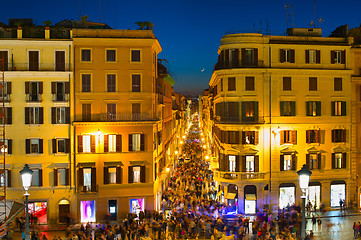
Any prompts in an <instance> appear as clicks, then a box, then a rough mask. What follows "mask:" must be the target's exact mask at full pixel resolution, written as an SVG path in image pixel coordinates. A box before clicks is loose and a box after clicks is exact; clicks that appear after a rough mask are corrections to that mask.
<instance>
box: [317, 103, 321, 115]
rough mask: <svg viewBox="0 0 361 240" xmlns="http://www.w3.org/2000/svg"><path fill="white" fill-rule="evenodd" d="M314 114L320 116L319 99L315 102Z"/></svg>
mask: <svg viewBox="0 0 361 240" xmlns="http://www.w3.org/2000/svg"><path fill="white" fill-rule="evenodd" d="M316 115H317V116H321V102H320V101H317V102H316Z"/></svg>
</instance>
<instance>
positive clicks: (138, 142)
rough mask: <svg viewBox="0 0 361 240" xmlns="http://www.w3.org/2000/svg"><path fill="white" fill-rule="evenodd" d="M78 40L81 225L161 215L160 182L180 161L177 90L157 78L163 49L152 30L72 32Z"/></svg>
mask: <svg viewBox="0 0 361 240" xmlns="http://www.w3.org/2000/svg"><path fill="white" fill-rule="evenodd" d="M73 37H74V38H73V41H74V52H75V73H74V74H75V75H74V76H75V77H74V79H75V84H74V86H75V90H74V91H75V98H74V113H75V114H74V122H73V126H74V139H75V140H76V144H75V148H76V149H74V154H75V155H74V163H75V165H76V166H75V167H76V174H75V178H76V192H77V209H78V211H77V219H78V221H81V222H87V221H102V220H105V219H106V218H107V217H108V218H110V220H116V219H119V218H121V217H124V216H125V215H126V214H127V213H128V212H139V211H141V210H145V209H146V210H148V211H152V210H154V209H159V204H160V201H161V199H160V197H161V194H162V186H163V188H164V181H163V180H157V178H158V177H159V176H160V175H161V174H160V173H162V172H163V170H164V168H165V167H166V166H169V161H170V160H173V157H172V156H173V154H174V151H173V149H174V147H171V146H173V144H172V142H173V141H172V137H173V136H172V128H171V126H172V124H173V123H172V121H173V119H172V118H173V116H174V114H173V113H172V93H173V89H172V87H171V85H172V84H174V82H172V81H173V80H171V78H170V79H169V75H168V74H167V72H164V73H163V75H161V74H159V75H158V59H157V54H158V53H159V52H161V50H162V49H161V46H160V45H159V42H158V40H157V39H156V37H155V36H154V34H153V32H152V31H151V30H91V29H74V30H73ZM167 79H168V80H167ZM167 82H168V83H167ZM160 88H161V89H160ZM159 179H160V178H159Z"/></svg>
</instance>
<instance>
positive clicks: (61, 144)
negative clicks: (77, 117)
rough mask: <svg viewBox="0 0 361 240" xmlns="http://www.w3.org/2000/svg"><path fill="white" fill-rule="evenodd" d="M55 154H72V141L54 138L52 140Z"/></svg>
mask: <svg viewBox="0 0 361 240" xmlns="http://www.w3.org/2000/svg"><path fill="white" fill-rule="evenodd" d="M52 145H53V153H70V139H69V138H54V139H52Z"/></svg>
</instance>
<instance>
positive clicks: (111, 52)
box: [106, 49, 117, 62]
mask: <svg viewBox="0 0 361 240" xmlns="http://www.w3.org/2000/svg"><path fill="white" fill-rule="evenodd" d="M106 52H107V53H106V54H107V62H116V61H117V51H116V50H115V49H107V50H106Z"/></svg>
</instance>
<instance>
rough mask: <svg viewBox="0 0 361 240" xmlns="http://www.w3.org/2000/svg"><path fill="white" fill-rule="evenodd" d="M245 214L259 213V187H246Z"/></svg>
mask: <svg viewBox="0 0 361 240" xmlns="http://www.w3.org/2000/svg"><path fill="white" fill-rule="evenodd" d="M244 212H245V214H256V212H257V187H256V186H254V185H247V186H245V187H244Z"/></svg>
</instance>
